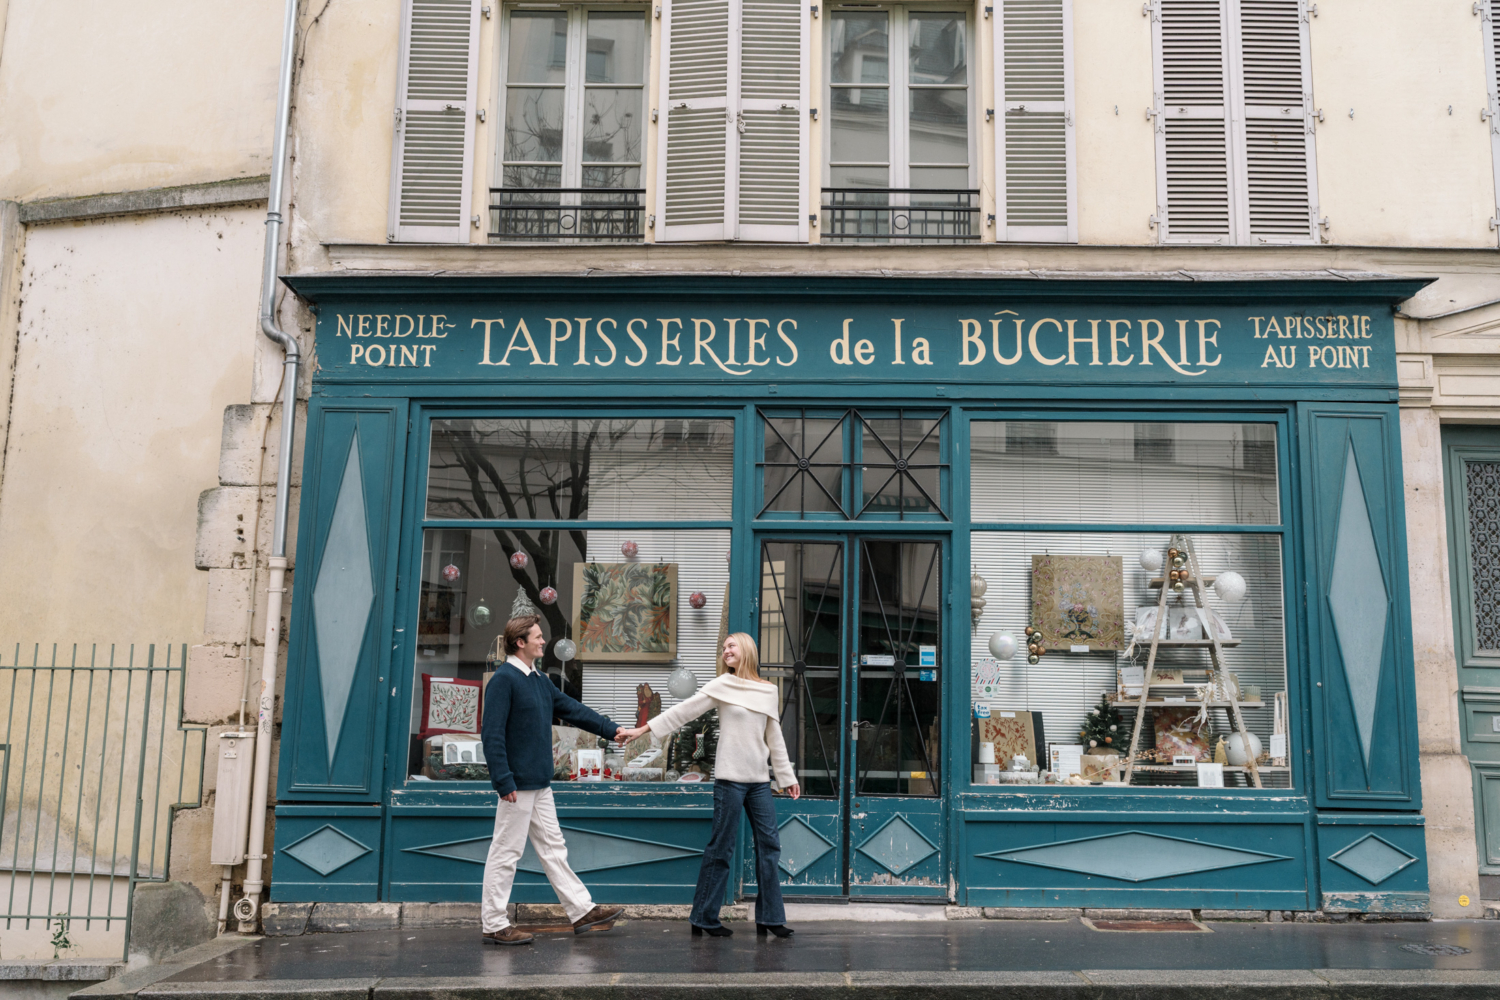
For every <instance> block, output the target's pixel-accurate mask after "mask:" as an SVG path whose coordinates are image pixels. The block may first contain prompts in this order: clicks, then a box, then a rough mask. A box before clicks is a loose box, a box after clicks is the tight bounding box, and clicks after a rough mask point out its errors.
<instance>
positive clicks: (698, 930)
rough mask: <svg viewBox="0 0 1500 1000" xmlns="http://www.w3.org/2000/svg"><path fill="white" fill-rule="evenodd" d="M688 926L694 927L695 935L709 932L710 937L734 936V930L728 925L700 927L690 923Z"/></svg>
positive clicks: (699, 935) (698, 935) (700, 935)
mask: <svg viewBox="0 0 1500 1000" xmlns="http://www.w3.org/2000/svg"><path fill="white" fill-rule="evenodd" d="M688 926H690V927H692V928H693V937H702V936H703V935H704V934H707V935H708V936H709V937H733V936H734V931H732V930H730V929H729V928H728V927H699V926H698V925H697V924H689V925H688Z"/></svg>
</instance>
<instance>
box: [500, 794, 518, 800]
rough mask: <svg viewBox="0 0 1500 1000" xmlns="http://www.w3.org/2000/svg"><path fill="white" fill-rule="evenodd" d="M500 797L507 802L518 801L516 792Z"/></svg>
mask: <svg viewBox="0 0 1500 1000" xmlns="http://www.w3.org/2000/svg"><path fill="white" fill-rule="evenodd" d="M500 797H501V798H502V799H504V800H505V801H507V802H514V801H516V793H515V792H511V793H510V794H509V795H502V796H500Z"/></svg>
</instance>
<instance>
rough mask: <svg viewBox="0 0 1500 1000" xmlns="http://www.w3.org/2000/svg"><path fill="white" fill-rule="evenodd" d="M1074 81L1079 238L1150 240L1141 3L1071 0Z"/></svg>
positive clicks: (1152, 150) (1146, 28)
mask: <svg viewBox="0 0 1500 1000" xmlns="http://www.w3.org/2000/svg"><path fill="white" fill-rule="evenodd" d="M1073 81H1074V105H1075V110H1074V118H1075V121H1076V122H1077V123H1078V124H1077V129H1078V139H1077V142H1078V239H1079V241H1080V242H1082V243H1106V244H1131V243H1155V242H1156V231H1155V230H1154V229H1152V228H1150V226H1149V225H1148V223H1147V220H1148V219H1150V218H1151V216H1153V215H1155V214H1156V143H1155V133H1154V132H1153V131H1152V125H1151V122H1149V121H1147V120H1146V109H1147V108H1148V107H1150V106H1151V85H1152V84H1151V22H1150V20H1148V19H1147V18H1145V17H1142V16H1141V8H1140V5H1138V4H1128V3H1120V2H1119V0H1073ZM1116 108H1118V109H1119V113H1118V114H1116V113H1115V111H1116Z"/></svg>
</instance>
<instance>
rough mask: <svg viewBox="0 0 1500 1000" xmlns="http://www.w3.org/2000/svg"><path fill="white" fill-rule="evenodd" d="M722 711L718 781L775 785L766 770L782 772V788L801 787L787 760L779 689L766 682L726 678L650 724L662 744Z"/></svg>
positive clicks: (778, 781)
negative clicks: (694, 722)
mask: <svg viewBox="0 0 1500 1000" xmlns="http://www.w3.org/2000/svg"><path fill="white" fill-rule="evenodd" d="M713 708H717V709H718V710H719V753H718V757H717V758H716V759H715V760H714V777H715V778H716V779H719V778H722V779H723V780H725V781H741V782H744V783H746V784H753V783H755V782H760V781H770V780H771V776H770V773H769V769H768V768H767V766H766V763H767V761H768V760H769V761H770V764H771V766H772V767H773V768H774V769H775V771H776V787H777V788H787V787H789V786H791V785H795V784H796V783H797V772H796V771H794V770H792V762H791V760H789V759H788V758H787V754H786V741H785V740H784V739H782V736H781V723H780V721H779V719H778V715H779V712H778V711H777V704H776V688H775V687H774V686H773V685H771V684H766V683H763V682H761V681H747V680H745V679H744V678H742V677H736V676H735V675H734V674H720V675H719V676H718V677H715V678H714V679H713V680H711V681H709V682H708V683H707V684H705V685H703V688H702V690H700V691H699V692H698V693H697V694H695V695H693V696H692V697H691V698H689V699H687V700H686V701H683V702H679V703H678V704H676V705H673V706H672V707H671V708H669V709H667V710H666V711H665V712H663V713H661V714H660V715H658V716H657V717H656V718H654V719H652V720H651V721H650V722H647V723H646V725H648V726H650V727H651V733H652V735H653V736H655V737H656V738H657V739H664V738H665V737H667V736H670V735H671V734H672V733H673V732H674V731H676V730H677V729H680V728H681V727H682V726H684V725H686V724H687V723H689V722H691V721H692V720H694V719H696V718H697V717H698V716H700V715H702V714H703V713H704V712H707V711H708V710H709V709H713Z"/></svg>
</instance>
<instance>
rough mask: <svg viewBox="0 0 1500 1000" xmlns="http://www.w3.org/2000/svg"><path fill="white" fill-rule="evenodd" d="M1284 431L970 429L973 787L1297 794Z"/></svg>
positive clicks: (1264, 427)
mask: <svg viewBox="0 0 1500 1000" xmlns="http://www.w3.org/2000/svg"><path fill="white" fill-rule="evenodd" d="M1275 431H1276V428H1275V425H1271V424H1184V423H1178V424H1130V423H1094V422H1089V423H1085V422H1062V421H1059V422H1053V423H1047V422H1036V421H1029V422H1025V423H1024V424H1019V425H1018V424H1016V423H1014V422H1012V423H1006V422H999V421H996V422H985V423H981V422H975V423H974V424H973V425H972V431H971V441H972V469H973V482H974V487H973V493H974V496H973V511H974V514H973V517H974V520H975V521H976V522H981V523H982V524H983V527H980V526H976V530H975V531H974V533H973V535H972V536H971V557H972V561H973V563H974V571H973V572H974V584H973V591H974V593H975V594H976V595H981V596H977V597H976V598H975V603H974V609H975V611H976V612H977V616H978V617H977V620H976V625H975V629H976V631H975V641H974V644H973V663H972V675H971V676H972V698H971V700H972V705H973V714H974V720H973V726H972V733H973V736H972V740H971V742H972V753H971V760H972V765H973V781H974V782H975V783H976V784H994V785H1000V784H1007V785H1009V784H1022V785H1025V784H1035V783H1038V782H1047V781H1057V782H1062V783H1072V784H1095V783H1099V784H1120V785H1130V786H1156V785H1188V786H1196V787H1228V788H1253V787H1264V788H1288V787H1291V773H1290V768H1289V766H1288V761H1289V751H1288V747H1287V741H1288V735H1287V732H1288V729H1287V703H1286V652H1285V635H1284V632H1285V622H1284V614H1283V603H1282V580H1283V552H1282V538H1281V529H1280V526H1279V523H1278V518H1279V509H1280V501H1279V482H1278V477H1277V471H1276V452H1275V447H1276V444H1275V442H1276V434H1275ZM985 522H987V523H988V524H996V523H997V522H1009V523H1011V524H1015V523H1032V524H1041V523H1051V524H1054V525H1057V524H1067V525H1069V528H1070V530H1066V531H1056V530H1029V529H1021V528H1016V527H1012V528H1010V529H1009V530H1006V529H1005V528H1003V527H1001V526H999V525H998V524H996V526H995V527H994V528H989V527H988V524H985ZM1090 522H1093V524H1092V525H1091V524H1090ZM1172 523H1177V524H1181V525H1184V526H1192V529H1191V530H1188V529H1187V528H1186V527H1185V528H1184V529H1183V530H1170V529H1163V528H1162V525H1169V524H1172ZM1137 525H1139V527H1136V526H1137ZM1216 525H1223V526H1234V527H1237V528H1245V527H1254V528H1263V529H1264V530H1251V531H1245V530H1240V531H1234V532H1228V531H1222V530H1219V531H1215V530H1214V526H1216ZM981 584H982V587H981V586H980V585H981Z"/></svg>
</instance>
